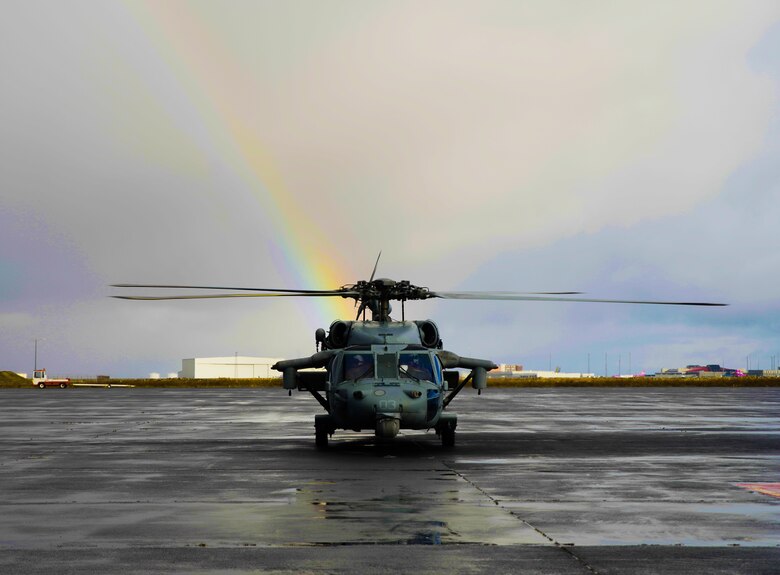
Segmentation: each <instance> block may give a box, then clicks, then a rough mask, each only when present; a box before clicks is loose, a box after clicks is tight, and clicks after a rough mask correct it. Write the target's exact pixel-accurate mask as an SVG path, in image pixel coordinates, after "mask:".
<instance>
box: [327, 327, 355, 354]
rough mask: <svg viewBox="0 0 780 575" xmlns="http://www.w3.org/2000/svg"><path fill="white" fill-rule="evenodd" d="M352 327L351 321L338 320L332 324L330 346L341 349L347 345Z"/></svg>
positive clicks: (329, 338) (329, 334)
mask: <svg viewBox="0 0 780 575" xmlns="http://www.w3.org/2000/svg"><path fill="white" fill-rule="evenodd" d="M351 329H352V322H351V321H343V320H337V321H334V322H333V323H332V324H330V332H329V333H328V340H327V343H328V347H329V348H331V349H339V348H342V347H346V345H347V343H348V342H349V332H350V330H351Z"/></svg>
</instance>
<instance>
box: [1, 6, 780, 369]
mask: <svg viewBox="0 0 780 575" xmlns="http://www.w3.org/2000/svg"><path fill="white" fill-rule="evenodd" d="M0 14H2V18H0V65H1V66H2V70H3V74H2V83H1V84H0V85H1V86H2V90H0V125H2V131H1V132H0V178H1V180H0V185H1V186H2V187H1V188H0V370H13V371H22V372H30V371H31V370H32V367H33V349H34V341H35V340H36V339H38V340H39V343H38V362H39V366H41V365H42V366H45V367H48V368H49V370H50V371H51V372H54V373H57V374H64V375H77V376H78V375H84V376H90V375H95V374H98V373H105V374H110V375H112V376H115V377H118V376H145V375H147V374H148V373H149V372H152V371H157V372H163V373H167V372H172V371H177V370H178V369H180V367H181V359H182V358H186V357H197V356H214V355H233V354H234V353H238V354H239V355H257V356H274V357H291V356H292V357H295V356H300V355H308V354H310V353H311V352H313V350H314V338H313V331H314V329H315V328H317V327H320V326H323V327H327V325H328V324H329V323H330V321H331V320H333V319H334V318H335V317H337V316H341V317H349V315H350V313H351V310H352V307H351V306H350V305H349V304H347V303H346V302H344V303H340V302H336V301H332V300H328V301H322V302H318V301H313V300H306V301H298V300H287V299H274V300H218V301H178V302H132V301H122V300H116V299H111V298H109V297H108V296H109V295H112V294H115V293H118V290H116V289H115V288H110V287H109V285H110V284H112V283H122V282H133V283H172V284H175V283H186V284H195V285H203V284H206V285H209V284H211V285H235V286H248V287H272V288H333V287H338V286H340V285H342V284H346V283H351V282H354V281H356V280H358V279H366V278H367V276H368V275H369V274H370V272H371V268H372V266H373V263H374V260H375V258H376V255H377V253H378V252H379V250H382V252H383V255H382V260H381V262H380V267H379V275H380V276H387V277H392V278H394V279H409V280H410V281H412V283H415V284H417V285H424V286H428V287H430V288H432V289H439V290H466V289H468V290H504V291H528V290H556V291H562V290H578V291H584V292H587V293H588V294H589V295H591V296H592V297H612V298H628V299H635V298H644V299H676V300H703V301H718V302H721V301H722V302H727V303H730V304H731V305H730V306H729V307H728V308H702V309H680V308H676V307H669V308H660V307H658V306H652V307H646V306H623V305H606V304H574V303H566V304H559V303H546V302H545V303H535V302H475V301H468V302H455V301H442V302H418V303H414V304H410V305H409V306H408V307H407V312H408V313H407V316H409V315H413V316H414V317H419V318H428V317H429V318H432V319H434V320H436V321H437V322H438V323H439V326H440V328H441V330H442V332H443V339H444V342H445V345H446V347H447V348H448V349H451V350H453V351H455V352H457V353H460V354H463V355H468V356H473V357H486V358H491V359H493V360H494V361H497V362H511V363H522V364H524V365H526V366H527V367H528V368H539V369H546V368H547V367H548V366H552V367H555V366H560V367H561V369H562V370H564V371H584V370H586V369H587V366H588V358H590V369H591V371H596V372H599V373H603V371H604V363H605V354H606V358H607V364H608V365H607V370H608V372H609V373H610V374H612V373H617V371H618V365H619V364H620V369H621V371H622V372H623V373H625V372H627V371H628V368H629V365H628V362H629V354H630V358H631V360H630V361H631V370H632V371H634V372H638V371H640V370H649V371H655V370H657V369H660V368H661V367H665V366H666V367H668V366H677V365H685V364H687V363H725V364H727V365H729V366H734V367H745V366H746V364H747V362H748V361H750V362H751V367H758V366H760V367H762V368H768V367H770V364H771V363H774V362H775V361H776V358H777V356H778V355H780V300H779V299H778V289H777V286H778V285H780V249H779V248H780V228H779V227H778V226H779V224H780V162H779V161H778V158H780V118H779V117H778V110H780V107H779V106H778V93H779V92H778V83H779V82H780V5H778V3H777V2H776V0H769V1H765V2H764V1H739V2H737V1H712V0H703V1H701V2H697V1H694V0H691V1H686V2H683V3H680V2H672V1H669V2H646V1H637V2H550V1H538V2H535V1H523V0H516V1H480V2H458V1H455V0H452V1H449V0H448V1H446V2H444V1H441V2H438V1H429V2H419V1H409V2H405V1H392V2H391V1H387V2H385V1H373V2H372V1H369V2H366V1H363V0H354V1H346V0H334V1H330V2H319V1H313V0H311V1H303V0H301V1H295V0H291V1H288V2H276V1H270V0H269V1H265V2H263V1H251V2H250V1H232V2H205V1H204V2H175V1H169V2H108V1H98V0H94V1H83V0H81V1H80V0H73V1H70V2H55V1H53V0H52V1H35V0H33V1H28V0H24V1H21V0H19V1H16V0H10V1H6V2H4V3H3V4H2V6H0Z"/></svg>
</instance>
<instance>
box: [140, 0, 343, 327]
mask: <svg viewBox="0 0 780 575" xmlns="http://www.w3.org/2000/svg"><path fill="white" fill-rule="evenodd" d="M126 8H127V11H128V13H129V14H131V15H132V17H133V18H134V19H135V21H136V22H138V24H139V26H140V27H141V29H142V30H143V32H144V33H145V34H146V36H147V37H149V38H150V39H151V41H152V43H153V45H154V47H155V48H156V49H157V50H158V51H159V52H160V55H161V57H162V60H163V61H164V62H165V63H166V65H167V66H168V69H169V72H170V73H171V75H172V76H173V77H174V78H175V79H176V80H177V81H178V82H179V84H180V85H181V86H182V87H183V88H184V89H185V90H186V91H187V92H188V93H190V94H197V96H196V97H192V98H191V101H192V102H193V105H194V106H195V107H196V108H197V112H198V114H199V115H200V116H201V119H202V121H203V125H204V126H208V127H210V129H209V131H210V133H211V134H212V135H213V136H214V141H215V142H217V143H218V145H219V146H220V152H221V153H222V154H224V157H225V160H226V161H228V162H230V164H231V167H232V168H233V169H235V170H236V173H238V174H239V175H240V176H241V178H242V179H243V180H244V182H245V183H246V184H247V187H248V189H250V190H251V191H252V194H253V196H254V198H255V199H256V201H257V203H258V210H259V211H262V213H264V214H265V216H266V218H267V220H268V225H269V226H270V227H271V231H272V233H271V234H270V236H271V237H272V238H277V240H276V241H275V243H274V244H273V245H272V246H271V248H270V249H271V252H272V253H271V258H272V261H273V264H274V266H275V268H276V270H277V271H278V273H279V274H280V276H281V277H282V278H284V281H285V283H286V284H287V286H289V287H300V288H302V289H333V288H336V287H339V286H341V285H343V284H345V283H349V282H352V281H354V280H355V279H357V277H356V276H355V275H354V272H353V270H351V269H350V268H349V267H348V265H347V264H346V260H345V259H344V258H343V257H341V256H340V254H339V253H338V252H337V250H335V249H334V248H332V246H331V245H330V242H329V241H328V236H327V233H326V232H325V230H323V229H322V226H321V224H320V222H318V221H317V220H316V219H314V218H312V217H311V216H309V215H308V213H307V211H306V209H304V207H303V206H301V205H300V204H299V202H297V201H296V200H295V198H294V197H293V196H292V195H291V194H290V193H289V192H288V190H287V188H286V186H285V183H284V181H283V178H282V177H281V176H280V174H279V172H278V170H277V169H276V168H275V165H274V161H273V157H272V155H271V153H270V152H269V151H268V150H267V148H266V146H264V145H263V142H262V141H261V136H260V135H259V134H257V133H255V132H253V131H251V130H249V129H248V128H247V127H246V122H245V121H244V120H245V118H248V117H251V116H252V115H253V109H252V108H253V107H254V106H256V102H249V101H247V100H246V99H244V98H243V95H244V94H247V93H259V91H258V90H253V86H252V85H251V74H249V73H248V71H246V70H242V69H241V68H240V66H239V65H238V63H237V62H236V59H235V58H234V57H231V55H230V54H229V53H228V52H227V51H226V49H225V47H224V46H223V45H222V43H221V42H219V41H218V39H217V38H215V35H214V34H213V33H212V31H211V30H210V29H209V27H208V19H207V18H205V17H204V16H203V15H200V14H198V12H197V8H195V7H194V5H191V4H187V3H173V2H149V3H142V4H138V3H128V4H127V5H126ZM270 287H286V286H270ZM353 304H354V302H353V301H352V300H345V299H342V298H317V299H307V300H306V301H305V302H304V306H305V307H306V308H308V310H311V311H314V313H315V316H316V317H313V318H311V320H312V322H313V323H314V324H316V325H327V324H329V322H330V321H332V320H334V319H336V318H351V316H352V314H354V313H355V312H354V311H353V309H354V308H353Z"/></svg>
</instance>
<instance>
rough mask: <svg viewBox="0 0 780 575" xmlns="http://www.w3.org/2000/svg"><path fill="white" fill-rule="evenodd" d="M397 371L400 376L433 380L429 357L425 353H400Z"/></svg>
mask: <svg viewBox="0 0 780 575" xmlns="http://www.w3.org/2000/svg"><path fill="white" fill-rule="evenodd" d="M398 371H399V372H400V373H401V377H406V378H410V379H416V380H425V381H435V380H434V378H433V366H432V365H431V357H430V356H429V355H428V354H427V353H401V354H399V355H398Z"/></svg>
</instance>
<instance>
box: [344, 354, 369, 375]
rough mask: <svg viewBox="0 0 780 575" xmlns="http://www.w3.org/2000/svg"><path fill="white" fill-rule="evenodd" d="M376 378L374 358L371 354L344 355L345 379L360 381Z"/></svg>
mask: <svg viewBox="0 0 780 575" xmlns="http://www.w3.org/2000/svg"><path fill="white" fill-rule="evenodd" d="M365 377H374V356H373V354H371V353H348V354H345V355H344V379H345V380H358V379H363V378H365Z"/></svg>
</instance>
